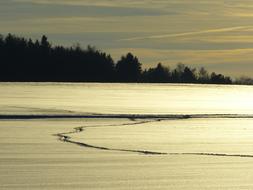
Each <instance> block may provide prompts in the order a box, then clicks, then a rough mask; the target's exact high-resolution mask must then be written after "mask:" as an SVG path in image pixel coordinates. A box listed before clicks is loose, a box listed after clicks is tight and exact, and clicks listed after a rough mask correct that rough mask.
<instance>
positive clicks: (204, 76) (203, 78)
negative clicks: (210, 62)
mask: <svg viewBox="0 0 253 190" xmlns="http://www.w3.org/2000/svg"><path fill="white" fill-rule="evenodd" d="M198 81H199V82H200V83H208V82H209V74H208V72H207V70H206V69H205V68H204V67H201V68H200V69H199V72H198Z"/></svg>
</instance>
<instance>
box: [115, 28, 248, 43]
mask: <svg viewBox="0 0 253 190" xmlns="http://www.w3.org/2000/svg"><path fill="white" fill-rule="evenodd" d="M250 28H252V26H236V27H229V28H217V29H209V30H202V31H195V32H184V33H176V34H163V35H153V36H146V37H134V38H126V39H121V40H120V41H136V40H147V39H163V38H173V37H185V36H193V35H200V34H210V33H221V32H230V31H238V30H242V29H250Z"/></svg>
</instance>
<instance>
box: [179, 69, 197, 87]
mask: <svg viewBox="0 0 253 190" xmlns="http://www.w3.org/2000/svg"><path fill="white" fill-rule="evenodd" d="M194 73H195V69H190V68H189V67H184V71H183V73H182V74H181V81H182V82H185V83H195V82H196V81H197V78H196V75H195V74H194Z"/></svg>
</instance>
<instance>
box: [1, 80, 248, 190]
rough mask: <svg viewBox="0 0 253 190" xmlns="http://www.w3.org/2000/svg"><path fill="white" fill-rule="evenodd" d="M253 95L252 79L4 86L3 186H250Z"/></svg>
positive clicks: (103, 187)
mask: <svg viewBox="0 0 253 190" xmlns="http://www.w3.org/2000/svg"><path fill="white" fill-rule="evenodd" d="M252 99H253V87H250V86H232V85H231V86H219V85H176V84H173V85H168V84H64V83H61V84H59V83H1V84H0V115H1V116H5V115H6V116H12V117H10V118H9V119H6V118H5V119H3V118H2V119H1V120H0V189H8V190H9V189H52V190H55V189H59V190H61V189H69V190H70V189H96V190H97V189H108V190H109V189H110V190H111V189H115V190H116V189H117V190H118V189H122V190H123V189H124V190H127V189H134V190H135V189H150V190H151V189H152V190H153V189H164V190H165V189H166V190H167V189H229V190H230V189H253V182H252V178H253V117H252V115H253V101H252ZM133 114H134V115H135V116H134V117H132V115H133ZM15 115H19V116H20V115H21V116H30V117H29V119H27V118H23V119H20V118H19V119H15ZM37 116H42V117H41V118H40V119H39V118H38V117H37ZM48 116H50V118H49V117H48ZM57 116H61V118H59V117H57ZM70 116H77V117H76V118H71V117H70ZM79 116H80V117H79ZM82 116H85V117H82ZM90 116H99V117H96V118H90ZM100 116H109V117H106V118H103V117H100ZM117 116H121V118H118V117H117ZM144 116H147V117H145V118H144ZM167 116H168V117H167ZM180 116H187V117H180ZM159 117H161V118H159Z"/></svg>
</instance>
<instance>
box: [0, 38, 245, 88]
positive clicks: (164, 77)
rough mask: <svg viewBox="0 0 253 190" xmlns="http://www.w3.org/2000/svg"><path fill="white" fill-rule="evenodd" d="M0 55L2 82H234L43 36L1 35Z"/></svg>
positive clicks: (217, 75)
mask: <svg viewBox="0 0 253 190" xmlns="http://www.w3.org/2000/svg"><path fill="white" fill-rule="evenodd" d="M0 57H1V59H0V60H1V61H0V81H9V82H11V81H18V82H151V83H204V84H232V83H233V81H232V79H231V78H230V77H228V76H224V75H222V74H217V73H215V72H212V73H209V72H208V71H207V70H206V69H205V68H204V67H201V68H199V69H196V68H191V67H189V66H186V65H184V64H181V63H179V64H177V66H176V68H174V69H170V68H169V67H165V66H163V65H162V64H161V63H158V64H157V66H156V67H155V68H149V69H145V70H143V69H142V64H141V63H140V61H139V60H138V58H137V57H136V56H134V55H133V54H132V53H127V54H126V55H124V56H122V57H121V58H120V60H118V61H117V62H114V60H113V59H112V57H111V55H109V54H107V53H105V52H102V51H100V50H97V49H96V48H94V47H91V46H88V47H87V48H86V49H83V48H81V47H80V45H75V46H71V47H63V46H52V44H50V43H49V41H48V39H47V37H46V36H44V35H43V36H42V38H41V39H40V40H32V39H26V38H23V37H18V36H15V35H12V34H8V35H7V36H5V37H4V36H2V35H0ZM245 80H246V79H245ZM246 81H247V82H249V80H246ZM237 82H238V81H237ZM238 84H239V82H238Z"/></svg>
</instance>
